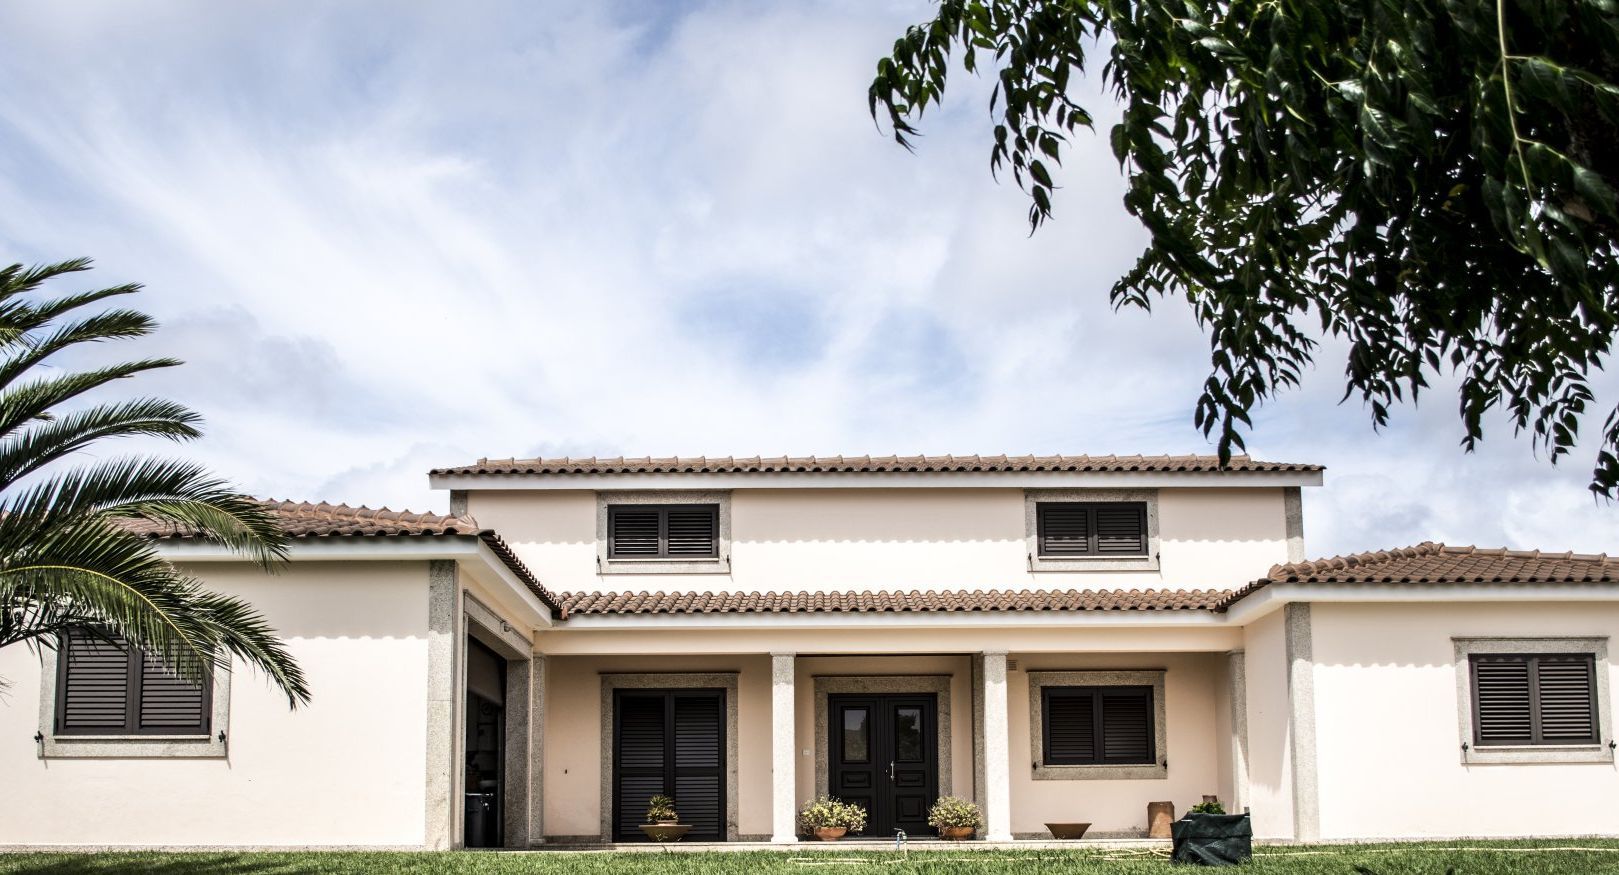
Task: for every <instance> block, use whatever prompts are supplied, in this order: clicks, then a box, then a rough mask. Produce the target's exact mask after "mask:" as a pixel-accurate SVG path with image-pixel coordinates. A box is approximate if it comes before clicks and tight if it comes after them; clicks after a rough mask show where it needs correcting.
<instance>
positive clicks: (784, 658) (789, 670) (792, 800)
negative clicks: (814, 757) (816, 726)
mask: <svg viewBox="0 0 1619 875" xmlns="http://www.w3.org/2000/svg"><path fill="white" fill-rule="evenodd" d="M796 661H797V660H796V659H795V658H794V654H791V653H772V654H770V827H771V829H770V841H771V842H773V843H776V844H790V843H793V842H796V841H798V798H797V797H798V794H797V792H796V787H797V783H798V782H797V778H798V758H797V756H796V754H797V753H798V739H797V738H796V737H795V734H794V730H795V719H794V718H795V715H794V713H793V706H794V704H795V702H794V694H793V674H794V672H795V671H796V669H797V666H796V664H795V663H796Z"/></svg>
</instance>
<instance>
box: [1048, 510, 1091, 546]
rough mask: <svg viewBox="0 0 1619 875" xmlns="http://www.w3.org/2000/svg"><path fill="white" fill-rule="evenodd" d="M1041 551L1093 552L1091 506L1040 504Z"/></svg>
mask: <svg viewBox="0 0 1619 875" xmlns="http://www.w3.org/2000/svg"><path fill="white" fill-rule="evenodd" d="M1038 510H1039V513H1038V517H1039V524H1040V555H1042V556H1088V555H1090V553H1091V509H1090V508H1089V507H1087V506H1086V505H1083V504H1042V505H1040V506H1039V507H1038Z"/></svg>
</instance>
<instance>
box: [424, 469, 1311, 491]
mask: <svg viewBox="0 0 1619 875" xmlns="http://www.w3.org/2000/svg"><path fill="white" fill-rule="evenodd" d="M1321 480H1322V472H1321V471H1187V472H1174V471H1038V472H1028V471H950V472H908V471H907V472H898V471H896V472H868V471H854V472H844V471H838V472H831V471H826V472H813V473H810V472H798V471H772V472H739V473H712V474H710V473H685V472H668V473H625V474H432V475H429V477H428V482H429V483H430V484H431V485H432V487H433V488H434V489H455V490H514V489H515V490H564V489H572V490H579V489H591V490H606V489H626V490H627V489H660V490H669V489H746V488H754V489H895V488H901V487H903V488H908V489H909V488H919V487H920V488H935V489H1008V488H1015V489H1055V488H1065V487H1087V486H1089V487H1108V486H1131V487H1139V488H1173V487H1225V488H1239V489H1240V488H1275V487H1287V486H1320V485H1321Z"/></svg>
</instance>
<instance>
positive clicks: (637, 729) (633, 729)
mask: <svg viewBox="0 0 1619 875" xmlns="http://www.w3.org/2000/svg"><path fill="white" fill-rule="evenodd" d="M667 704H668V699H667V696H665V695H663V694H661V693H650V694H630V693H621V694H620V695H619V699H618V719H617V736H618V750H617V751H616V752H615V756H616V759H615V763H614V771H613V778H614V781H613V783H614V785H615V786H614V788H613V799H614V801H615V802H616V803H617V806H616V807H617V808H618V819H617V823H616V824H615V827H616V831H617V833H618V836H617V837H618V838H619V839H621V840H622V839H635V838H641V837H642V836H643V834H642V833H641V830H640V826H641V824H642V823H645V822H646V805H647V801H648V800H650V799H651V798H652V797H653V796H661V795H666V794H668V789H666V788H665V787H664V771H665V769H664V760H665V757H664V752H665V740H666V739H665V725H664V724H665V720H664V708H665V706H666V705H667ZM668 795H672V794H668Z"/></svg>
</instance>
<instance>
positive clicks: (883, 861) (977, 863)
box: [0, 839, 1619, 875]
mask: <svg viewBox="0 0 1619 875" xmlns="http://www.w3.org/2000/svg"><path fill="white" fill-rule="evenodd" d="M1582 849H1583V850H1582ZM1243 869H1244V870H1245V871H1250V872H1288V873H1302V875H1316V873H1344V875H1365V873H1368V872H1370V873H1376V875H1412V873H1433V875H1445V873H1446V872H1447V871H1454V872H1455V873H1456V875H1490V873H1514V875H1516V873H1534V875H1552V873H1559V875H1561V873H1570V875H1575V873H1580V875H1583V873H1591V872H1613V873H1619V841H1612V840H1600V839H1578V840H1559V841H1526V842H1455V843H1446V844H1443V845H1410V844H1407V845H1360V846H1354V847H1345V846H1337V847H1333V846H1315V847H1282V846H1277V847H1261V848H1259V849H1257V853H1256V857H1255V859H1254V862H1253V863H1251V864H1249V865H1248V866H1245V867H1243ZM1169 871H1181V872H1189V871H1192V870H1189V869H1181V868H1179V867H1171V865H1170V864H1169V862H1168V861H1167V860H1165V859H1164V858H1163V857H1162V856H1159V855H1155V854H1152V853H1150V852H1146V851H1141V850H1125V851H1105V850H1089V849H1087V850H1073V851H1033V850H1031V851H913V852H911V853H910V854H909V855H908V856H906V857H901V856H899V855H896V854H893V853H883V852H875V851H864V852H836V853H832V852H820V851H817V852H798V853H793V852H773V851H750V852H736V853H660V852H654V853H564V852H552V853H535V854H498V853H485V852H476V851H474V852H458V853H457V852H452V853H350V852H332V853H242V854H229V853H214V854H161V853H128V854H82V855H81V854H14V855H0V873H6V875H10V873H28V875H78V873H112V872H129V873H144V875H182V873H186V875H189V873H194V872H196V873H221V875H301V873H315V872H322V873H324V872H336V873H368V875H369V873H405V872H408V873H429V872H432V873H440V872H449V873H478V875H483V873H489V875H499V873H519V872H521V873H535V875H549V873H569V875H573V873H579V875H595V873H600V875H608V873H611V875H639V873H649V875H650V873H657V875H699V873H701V875H710V873H719V875H755V873H783V875H785V873H798V875H835V873H850V875H857V873H873V875H875V873H882V875H911V873H917V875H921V873H926V875H946V873H949V875H956V873H964V875H973V873H986V875H987V873H997V875H1040V873H1053V875H1057V873H1092V872H1096V873H1103V872H1105V873H1110V875H1111V873H1119V875H1130V873H1146V872H1155V873H1163V872H1169Z"/></svg>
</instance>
